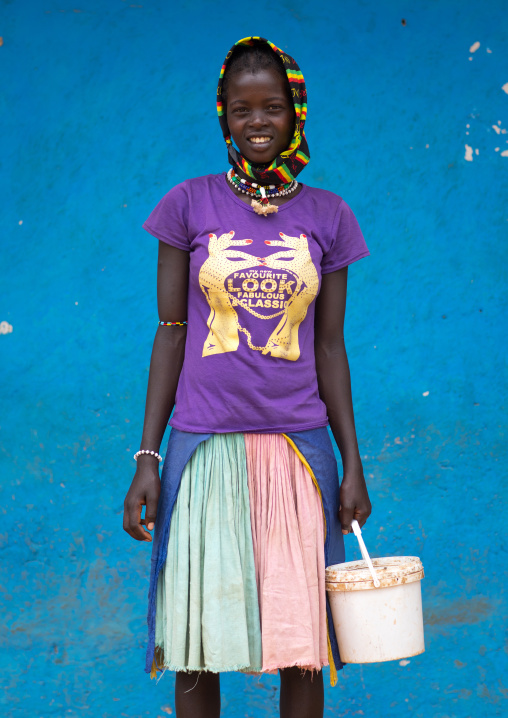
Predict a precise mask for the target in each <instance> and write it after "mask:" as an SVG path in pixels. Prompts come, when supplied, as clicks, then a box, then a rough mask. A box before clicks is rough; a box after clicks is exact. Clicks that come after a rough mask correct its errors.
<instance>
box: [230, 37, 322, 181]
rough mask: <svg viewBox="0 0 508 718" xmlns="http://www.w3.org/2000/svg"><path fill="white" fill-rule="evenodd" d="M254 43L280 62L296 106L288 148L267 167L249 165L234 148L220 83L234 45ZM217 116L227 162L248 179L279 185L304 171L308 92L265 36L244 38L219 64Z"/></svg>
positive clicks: (292, 63) (287, 57)
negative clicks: (293, 127)
mask: <svg viewBox="0 0 508 718" xmlns="http://www.w3.org/2000/svg"><path fill="white" fill-rule="evenodd" d="M256 41H257V42H265V43H266V44H267V45H269V47H271V48H272V50H273V51H274V52H275V53H276V54H277V55H278V56H279V57H280V59H281V60H282V62H283V64H284V69H285V70H286V74H287V78H288V80H289V87H290V88H291V94H292V97H293V103H294V106H295V131H294V134H293V139H292V140H291V143H290V145H289V147H288V149H287V150H286V151H285V152H282V153H281V154H280V155H278V156H277V157H276V158H275V159H274V160H273V161H272V162H271V164H269V165H253V164H250V162H249V161H248V160H246V159H245V157H243V156H242V155H241V154H240V153H239V152H238V150H237V149H235V147H234V146H233V141H232V139H231V133H230V131H229V127H228V121H227V116H226V105H225V103H224V102H223V100H222V82H223V79H224V73H225V71H226V67H227V65H228V62H229V60H230V58H231V56H232V54H233V51H234V49H235V48H236V47H237V45H254V43H255V42H256ZM217 113H218V115H219V122H220V126H221V128H222V134H223V135H224V139H225V140H226V144H227V147H228V155H229V162H230V164H231V165H233V167H235V168H238V169H240V170H243V172H244V173H245V174H246V175H247V177H250V178H251V179H253V180H255V181H256V180H257V181H258V182H259V183H261V184H264V185H267V184H275V185H278V184H281V183H286V182H291V180H293V179H294V178H295V177H296V175H297V174H298V173H299V172H301V171H302V170H303V168H304V167H305V165H306V164H307V162H308V161H309V159H310V154H309V148H308V146H307V140H306V138H305V132H304V127H305V118H306V116H307V89H306V87H305V80H304V79H303V75H302V73H301V71H300V68H299V67H298V65H297V64H296V62H295V61H294V60H293V58H292V57H291V56H290V55H288V54H287V52H283V51H282V50H281V49H279V48H278V47H277V46H276V45H274V44H273V43H272V42H270V41H269V40H266V39H265V38H264V37H244V38H243V40H238V42H235V44H234V45H233V47H232V48H231V50H230V51H229V52H228V54H227V56H226V59H225V60H224V64H223V65H222V69H221V72H220V78H219V85H218V87H217Z"/></svg>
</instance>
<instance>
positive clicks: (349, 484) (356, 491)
mask: <svg viewBox="0 0 508 718" xmlns="http://www.w3.org/2000/svg"><path fill="white" fill-rule="evenodd" d="M371 511H372V505H371V503H370V499H369V492H368V491H367V485H366V483H365V478H364V476H363V470H362V468H361V467H360V469H358V470H356V471H349V472H345V473H344V477H343V479H342V483H341V485H340V508H339V520H340V523H341V526H342V533H343V534H348V533H351V531H352V529H351V522H352V521H353V519H356V520H357V521H358V523H359V524H360V528H361V527H362V526H363V525H364V523H365V522H366V521H367V519H368V518H369V516H370V512H371Z"/></svg>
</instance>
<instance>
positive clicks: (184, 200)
mask: <svg viewBox="0 0 508 718" xmlns="http://www.w3.org/2000/svg"><path fill="white" fill-rule="evenodd" d="M188 219H189V197H188V194H187V188H186V186H185V182H182V183H181V184H178V185H176V187H173V189H171V190H169V192H168V193H167V194H166V195H165V196H164V197H163V198H162V199H161V201H160V202H159V204H158V205H157V206H156V207H155V209H154V210H153V212H151V214H150V216H149V217H148V219H147V220H146V222H144V223H143V229H146V231H147V232H149V233H150V234H153V236H154V237H157V239H160V240H161V242H166V244H171V245H172V246H173V247H176V248H177V249H183V250H186V251H187V252H189V251H190V242H189V233H188Z"/></svg>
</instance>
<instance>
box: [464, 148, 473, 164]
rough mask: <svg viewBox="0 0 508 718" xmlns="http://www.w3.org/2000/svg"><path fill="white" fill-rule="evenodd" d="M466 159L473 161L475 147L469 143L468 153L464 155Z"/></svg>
mask: <svg viewBox="0 0 508 718" xmlns="http://www.w3.org/2000/svg"><path fill="white" fill-rule="evenodd" d="M464 159H465V160H466V162H472V161H473V148H472V147H470V146H469V145H466V154H465V155H464Z"/></svg>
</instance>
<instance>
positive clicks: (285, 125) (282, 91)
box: [227, 68, 295, 165]
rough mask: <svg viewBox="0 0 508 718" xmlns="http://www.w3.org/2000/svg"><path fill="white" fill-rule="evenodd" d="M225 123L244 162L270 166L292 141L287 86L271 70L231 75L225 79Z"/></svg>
mask: <svg viewBox="0 0 508 718" xmlns="http://www.w3.org/2000/svg"><path fill="white" fill-rule="evenodd" d="M227 120H228V125H229V129H230V132H231V136H232V138H233V141H234V143H235V144H236V146H237V147H238V149H239V150H240V153H241V154H242V155H243V156H244V157H245V159H247V160H248V161H249V162H251V163H253V164H256V165H261V164H268V163H270V162H272V160H274V159H275V157H277V155H280V153H281V152H284V151H285V150H287V149H288V147H289V144H290V142H291V139H292V137H293V131H294V123H295V110H294V105H293V103H292V101H291V98H290V97H289V96H288V87H287V83H285V82H284V79H283V78H282V77H281V75H280V74H279V73H278V72H277V71H276V70H274V69H271V68H266V69H263V70H261V69H260V70H258V71H257V72H256V73H252V72H250V71H248V70H244V71H242V72H237V73H234V74H233V75H232V76H231V77H230V78H228V92H227Z"/></svg>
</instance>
